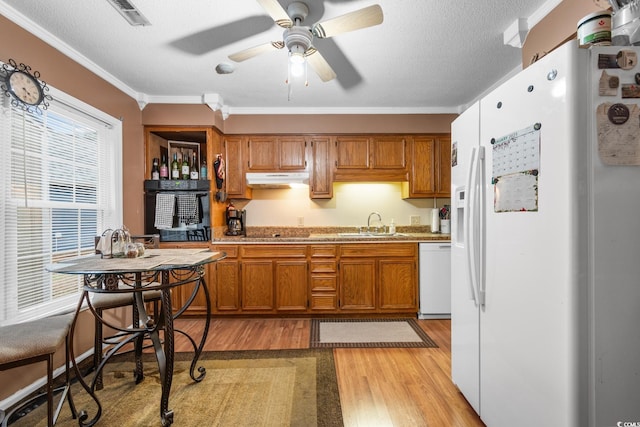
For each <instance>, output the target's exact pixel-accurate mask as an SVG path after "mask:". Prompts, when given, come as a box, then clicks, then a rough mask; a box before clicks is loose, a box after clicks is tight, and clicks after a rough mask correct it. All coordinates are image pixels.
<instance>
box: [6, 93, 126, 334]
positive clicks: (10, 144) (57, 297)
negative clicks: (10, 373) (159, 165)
mask: <svg viewBox="0 0 640 427" xmlns="http://www.w3.org/2000/svg"><path fill="white" fill-rule="evenodd" d="M54 99H55V97H54ZM65 102H66V103H67V104H69V101H65ZM81 108H82V106H80V107H78V106H77V105H73V110H80V111H81ZM73 110H72V109H70V108H64V107H63V106H62V105H58V106H56V105H55V102H54V103H52V105H51V107H50V108H49V109H48V110H45V111H44V112H43V113H42V114H39V113H28V112H25V111H22V110H21V109H17V108H14V107H10V106H5V107H3V111H2V117H1V118H0V122H1V123H0V131H1V132H2V136H3V138H2V141H3V142H2V147H1V148H2V151H1V153H3V154H2V157H3V161H2V163H3V164H4V168H0V170H2V172H1V173H2V182H1V183H2V186H1V188H0V194H1V196H0V197H1V198H2V199H3V200H2V201H3V203H2V210H1V211H0V220H2V227H3V233H2V236H0V254H1V256H2V258H3V260H4V263H3V266H2V267H0V269H1V270H0V274H1V275H2V289H1V295H3V298H2V303H1V304H0V324H8V323H15V322H18V321H23V320H27V319H31V318H37V317H43V316H46V315H50V314H52V313H55V312H58V311H61V310H64V309H68V308H69V307H72V306H75V304H76V303H77V301H78V297H79V293H80V291H81V285H82V282H81V279H82V277H81V276H71V275H62V274H52V273H49V272H47V271H46V270H45V267H46V266H47V265H48V264H50V263H52V262H56V261H61V260H64V259H67V258H73V257H77V256H82V255H87V254H91V253H93V252H94V236H96V235H99V234H101V233H102V231H103V230H104V229H106V228H110V227H114V226H118V225H119V223H120V221H121V212H120V206H121V202H120V198H121V195H120V193H121V185H120V182H121V178H120V174H121V173H122V172H121V167H120V164H121V158H120V157H121V144H122V142H121V135H120V129H121V126H120V124H119V123H118V124H117V125H116V126H105V120H104V119H102V118H97V117H96V118H93V119H92V118H91V117H90V116H89V115H87V114H79V113H78V111H73Z"/></svg>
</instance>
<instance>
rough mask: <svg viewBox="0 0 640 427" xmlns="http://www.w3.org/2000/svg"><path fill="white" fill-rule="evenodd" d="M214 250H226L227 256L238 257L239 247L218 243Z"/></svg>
mask: <svg viewBox="0 0 640 427" xmlns="http://www.w3.org/2000/svg"><path fill="white" fill-rule="evenodd" d="M212 250H214V251H219V252H226V254H227V258H238V247H237V246H231V245H217V246H213V248H212Z"/></svg>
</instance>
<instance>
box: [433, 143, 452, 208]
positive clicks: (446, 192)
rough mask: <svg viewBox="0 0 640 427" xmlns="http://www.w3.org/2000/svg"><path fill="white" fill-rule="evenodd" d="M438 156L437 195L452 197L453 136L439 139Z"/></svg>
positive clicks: (437, 145)
mask: <svg viewBox="0 0 640 427" xmlns="http://www.w3.org/2000/svg"><path fill="white" fill-rule="evenodd" d="M436 156H437V159H438V164H437V166H436V177H437V184H436V197H451V138H438V139H437V144H436Z"/></svg>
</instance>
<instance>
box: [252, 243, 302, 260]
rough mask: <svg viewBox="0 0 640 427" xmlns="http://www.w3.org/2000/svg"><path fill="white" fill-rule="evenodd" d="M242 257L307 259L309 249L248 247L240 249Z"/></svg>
mask: <svg viewBox="0 0 640 427" xmlns="http://www.w3.org/2000/svg"><path fill="white" fill-rule="evenodd" d="M240 255H241V256H242V258H305V257H306V256H307V247H306V246H297V245H279V246H254V245H246V246H242V247H241V248H240Z"/></svg>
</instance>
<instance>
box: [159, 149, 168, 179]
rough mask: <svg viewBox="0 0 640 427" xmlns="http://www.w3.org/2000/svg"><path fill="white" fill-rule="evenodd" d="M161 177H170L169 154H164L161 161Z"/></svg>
mask: <svg viewBox="0 0 640 427" xmlns="http://www.w3.org/2000/svg"><path fill="white" fill-rule="evenodd" d="M160 179H169V168H168V167H167V156H165V155H164V154H163V155H162V163H160Z"/></svg>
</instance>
